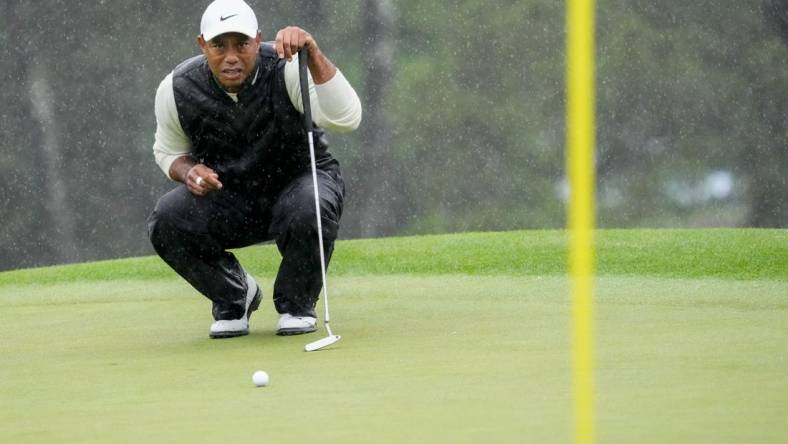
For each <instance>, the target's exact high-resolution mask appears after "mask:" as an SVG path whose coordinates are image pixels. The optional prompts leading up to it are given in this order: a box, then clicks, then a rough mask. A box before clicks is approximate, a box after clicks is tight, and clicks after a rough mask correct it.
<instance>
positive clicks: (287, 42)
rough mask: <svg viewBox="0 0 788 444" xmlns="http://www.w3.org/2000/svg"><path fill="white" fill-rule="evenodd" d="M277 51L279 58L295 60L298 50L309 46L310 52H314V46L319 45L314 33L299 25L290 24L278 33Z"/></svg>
mask: <svg viewBox="0 0 788 444" xmlns="http://www.w3.org/2000/svg"><path fill="white" fill-rule="evenodd" d="M275 45H276V53H277V54H278V55H279V58H283V59H287V61H288V62H289V61H291V60H293V56H294V55H296V54H297V53H298V50H300V49H301V48H303V47H304V46H309V47H310V49H309V53H310V55H311V54H312V47H317V45H316V44H315V39H313V38H312V34H310V33H308V32H306V31H304V30H303V29H301V28H299V27H298V26H288V27H287V28H284V29H280V30H279V32H277V33H276V43H275Z"/></svg>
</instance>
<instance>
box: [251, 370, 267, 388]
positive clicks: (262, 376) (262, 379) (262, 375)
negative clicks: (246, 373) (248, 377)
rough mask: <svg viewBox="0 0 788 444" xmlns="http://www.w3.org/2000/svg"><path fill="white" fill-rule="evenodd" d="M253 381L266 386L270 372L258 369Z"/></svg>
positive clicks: (260, 385)
mask: <svg viewBox="0 0 788 444" xmlns="http://www.w3.org/2000/svg"><path fill="white" fill-rule="evenodd" d="M252 382H253V383H254V385H256V386H258V387H265V386H266V385H268V373H266V372H264V371H262V370H257V371H256V372H254V374H253V375H252Z"/></svg>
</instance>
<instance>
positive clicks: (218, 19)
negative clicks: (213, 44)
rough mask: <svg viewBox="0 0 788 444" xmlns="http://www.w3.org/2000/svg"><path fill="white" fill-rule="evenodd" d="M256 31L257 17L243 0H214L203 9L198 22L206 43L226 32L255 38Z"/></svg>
mask: <svg viewBox="0 0 788 444" xmlns="http://www.w3.org/2000/svg"><path fill="white" fill-rule="evenodd" d="M257 30H258V27H257V17H255V15H254V11H252V8H251V7H250V6H249V5H247V4H246V2H244V1H243V0H215V1H214V2H213V3H211V4H210V5H208V7H207V8H205V12H203V14H202V20H201V21H200V34H202V38H204V39H205V40H206V41H207V40H211V39H212V38H214V37H216V36H217V35H220V34H224V33H227V32H240V33H241V34H246V35H248V36H249V37H251V38H255V37H257Z"/></svg>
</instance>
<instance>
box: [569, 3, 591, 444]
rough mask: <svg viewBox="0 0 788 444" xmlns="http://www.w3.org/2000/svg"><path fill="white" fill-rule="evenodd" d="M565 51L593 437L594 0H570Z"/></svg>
mask: <svg viewBox="0 0 788 444" xmlns="http://www.w3.org/2000/svg"><path fill="white" fill-rule="evenodd" d="M566 29H567V51H566V57H567V60H566V82H567V84H566V94H567V113H566V125H567V133H566V137H567V159H566V163H567V169H568V175H569V182H570V190H571V192H570V202H569V214H568V225H569V236H570V243H569V272H570V275H571V292H572V367H573V379H574V410H575V440H576V442H577V443H581V444H590V443H592V442H593V440H594V410H593V408H594V378H593V341H592V338H593V333H592V303H591V299H592V294H593V275H594V269H593V268H594V245H593V242H594V240H593V232H594V213H595V212H594V145H595V122H594V106H595V105H594V101H595V99H594V1H593V0H568V5H567V15H566Z"/></svg>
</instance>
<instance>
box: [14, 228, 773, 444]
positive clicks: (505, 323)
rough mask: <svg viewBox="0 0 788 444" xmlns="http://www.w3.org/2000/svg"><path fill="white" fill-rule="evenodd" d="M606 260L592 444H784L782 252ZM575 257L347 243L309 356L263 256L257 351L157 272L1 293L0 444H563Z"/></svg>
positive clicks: (643, 242)
mask: <svg viewBox="0 0 788 444" xmlns="http://www.w3.org/2000/svg"><path fill="white" fill-rule="evenodd" d="M598 239H599V246H600V266H599V268H600V270H601V271H602V275H601V276H600V277H599V278H598V279H597V285H596V288H597V292H596V299H595V302H596V303H595V319H596V323H595V326H596V329H595V332H596V336H595V344H596V408H597V411H596V414H597V435H598V436H597V437H598V442H605V443H630V442H639V443H643V442H645V443H664V442H692V443H698V442H700V443H703V442H708V443H712V442H713V443H720V442H722V443H725V442H729V443H738V442H759V443H764V442H766V443H769V442H774V443H777V442H785V441H786V440H787V439H788V432H786V428H785V425H784V423H785V421H784V418H785V417H786V414H787V413H788V401H786V394H788V372H787V371H786V370H788V367H787V365H786V361H785V351H786V350H788V327H786V326H787V325H788V297H786V295H788V278H787V277H786V269H787V268H788V265H786V254H785V252H786V242H785V240H786V232H785V231H778V230H771V231H766V230H763V231H762V230H711V231H700V230H668V231H659V230H636V231H631V232H630V231H606V232H602V233H600V235H599V237H598ZM564 245H565V238H564V236H563V234H562V233H560V232H552V231H537V232H531V231H525V232H513V233H471V234H463V235H446V236H427V237H417V238H400V239H384V240H374V241H373V240H364V241H349V242H342V243H340V245H339V246H338V251H337V256H336V257H335V261H334V263H333V265H332V272H331V274H330V275H329V279H330V280H329V286H330V289H331V296H332V314H333V316H332V321H333V322H332V325H333V327H334V329H335V330H336V332H337V333H339V334H341V335H342V336H343V339H342V341H340V342H339V343H338V344H336V345H335V346H333V347H332V348H330V349H327V350H324V351H320V352H315V353H304V352H303V351H302V349H303V345H304V344H306V343H307V342H309V341H312V340H314V339H317V338H319V337H321V336H320V335H322V334H323V332H322V331H321V332H320V333H319V334H318V335H309V336H301V337H288V338H280V337H277V336H275V335H274V334H273V331H274V324H275V315H274V313H273V312H272V311H273V310H272V308H271V304H270V293H271V291H270V287H271V284H272V282H271V278H272V276H273V275H274V272H275V267H276V261H277V259H278V258H276V257H275V256H276V254H275V253H274V252H273V251H272V250H271V248H270V247H258V248H251V249H246V250H242V251H241V252H239V255H240V257H241V259H242V261H243V262H244V263H245V264H247V265H248V266H249V268H250V269H251V270H253V271H254V272H255V274H256V275H257V276H258V277H260V280H261V282H262V283H263V285H264V288H265V293H266V300H265V301H264V303H263V305H262V307H261V310H260V311H259V312H257V313H255V315H254V316H253V318H252V332H251V334H250V336H247V337H244V338H235V339H230V340H221V341H212V340H209V339H208V338H207V329H208V326H209V324H210V322H211V319H210V305H209V303H208V301H207V300H206V299H204V298H202V297H201V296H199V295H198V294H197V293H196V292H195V291H194V290H193V289H191V288H190V287H188V286H187V285H186V284H185V283H183V282H181V281H180V280H179V279H177V278H175V277H174V276H173V274H172V272H170V271H168V270H166V269H164V268H163V267H162V266H161V265H159V264H158V262H157V260H156V259H154V258H136V259H130V260H124V261H108V262H101V263H93V264H80V265H75V266H66V267H54V268H48V269H38V270H24V271H16V272H9V273H2V274H0V313H2V318H3V322H2V323H0V338H2V340H0V356H2V358H1V359H0V399H1V400H2V402H0V442H35V443H39V442H58V443H60V442H217V441H221V442H224V441H252V442H327V443H355V442H359V443H361V442H364V443H366V442H383V443H389V442H390V443H400V442H441V443H442V442H451V443H455V442H459V443H463V442H467V443H476V442H512V443H514V442H545V443H547V442H559V443H566V442H572V430H571V427H572V418H571V406H572V400H571V396H572V387H571V370H570V367H569V365H570V359H569V357H570V353H569V347H570V344H569V331H570V325H569V321H570V318H569V306H570V304H569V298H568V294H567V287H568V286H567V280H566V278H565V277H564V276H563V275H562V274H563V251H562V249H563V248H564ZM521 250H522V251H521ZM447 256H454V257H447ZM670 257H672V259H670ZM365 264H366V267H365V266H364V265H365ZM386 270H389V271H388V272H386ZM539 270H541V271H539ZM639 270H642V273H641V272H639ZM113 276H115V278H113ZM257 369H264V370H266V371H267V372H268V373H269V374H270V375H271V385H270V386H269V387H265V388H255V387H254V386H253V385H252V383H251V375H252V373H253V372H254V371H255V370H257Z"/></svg>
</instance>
